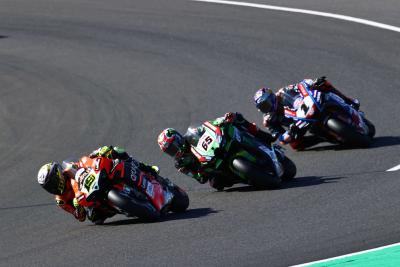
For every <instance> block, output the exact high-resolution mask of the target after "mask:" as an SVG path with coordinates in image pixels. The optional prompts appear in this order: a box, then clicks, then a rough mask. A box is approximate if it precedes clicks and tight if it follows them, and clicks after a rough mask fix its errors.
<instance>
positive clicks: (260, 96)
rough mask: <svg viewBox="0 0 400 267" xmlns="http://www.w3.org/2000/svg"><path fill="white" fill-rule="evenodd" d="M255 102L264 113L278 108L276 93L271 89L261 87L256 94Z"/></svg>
mask: <svg viewBox="0 0 400 267" xmlns="http://www.w3.org/2000/svg"><path fill="white" fill-rule="evenodd" d="M254 103H255V104H256V107H257V108H258V109H259V110H260V111H261V112H263V113H268V112H271V111H275V110H276V108H277V103H276V95H275V94H274V93H273V92H272V90H271V89H268V88H261V89H259V90H257V92H256V93H255V94H254Z"/></svg>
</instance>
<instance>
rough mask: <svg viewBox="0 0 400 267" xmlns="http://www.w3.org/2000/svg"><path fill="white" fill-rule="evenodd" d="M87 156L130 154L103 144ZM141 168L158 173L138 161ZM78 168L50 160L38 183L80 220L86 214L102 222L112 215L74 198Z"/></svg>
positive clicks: (75, 165) (123, 155) (40, 173)
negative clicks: (80, 203) (80, 202)
mask: <svg viewBox="0 0 400 267" xmlns="http://www.w3.org/2000/svg"><path fill="white" fill-rule="evenodd" d="M89 157H91V158H94V157H107V158H110V159H119V160H128V159H129V158H130V156H129V155H128V153H126V152H125V150H124V149H122V148H120V147H113V146H103V147H100V148H98V149H96V150H94V151H93V152H92V153H91V154H90V155H89ZM140 164H141V167H142V168H147V169H148V170H151V171H154V172H157V173H158V167H157V166H149V165H146V164H143V163H140ZM77 170H78V164H77V163H76V162H69V163H67V164H65V165H64V166H63V165H61V164H59V163H57V162H51V163H47V164H45V165H43V166H42V167H41V168H40V170H39V173H38V183H39V184H40V185H41V186H42V187H43V188H44V189H45V190H46V191H47V192H49V193H51V194H54V195H55V200H56V203H57V206H58V207H60V208H62V209H63V210H65V211H66V212H69V213H71V214H72V215H73V216H74V217H75V219H77V220H78V221H80V222H83V221H85V219H86V216H87V217H88V219H89V220H90V221H92V222H94V223H95V224H102V223H103V222H104V220H105V219H106V218H109V217H112V216H114V215H115V213H110V212H109V211H106V210H104V209H102V208H101V207H96V208H86V209H85V208H84V207H83V206H80V205H79V203H78V200H77V199H76V197H75V196H76V195H75V194H76V192H78V191H79V188H78V183H77V182H76V181H75V174H76V172H77Z"/></svg>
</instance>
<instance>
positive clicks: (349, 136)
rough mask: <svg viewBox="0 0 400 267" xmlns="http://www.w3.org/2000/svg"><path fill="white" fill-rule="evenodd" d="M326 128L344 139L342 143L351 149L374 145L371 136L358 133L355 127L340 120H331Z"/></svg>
mask: <svg viewBox="0 0 400 267" xmlns="http://www.w3.org/2000/svg"><path fill="white" fill-rule="evenodd" d="M326 126H327V127H328V128H329V129H330V130H332V131H333V132H335V133H336V134H337V135H339V136H340V137H341V138H342V139H343V140H342V143H343V144H344V145H347V146H351V147H368V146H370V145H371V143H372V138H371V137H370V136H368V135H363V134H360V133H358V132H357V131H356V129H354V127H352V126H350V125H347V124H345V123H344V122H342V121H340V120H338V119H335V118H330V119H329V120H328V121H327V122H326Z"/></svg>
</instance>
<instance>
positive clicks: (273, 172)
mask: <svg viewBox="0 0 400 267" xmlns="http://www.w3.org/2000/svg"><path fill="white" fill-rule="evenodd" d="M215 124H216V125H215ZM190 129H195V130H194V131H193V130H192V131H191V130H190ZM185 136H187V138H188V141H189V143H190V145H191V152H192V153H193V154H194V155H195V156H196V158H197V159H198V160H199V162H200V164H201V165H202V167H203V168H202V169H203V170H204V171H205V172H206V173H208V174H210V175H220V176H223V177H226V178H227V179H229V180H230V181H232V185H233V184H236V183H245V184H250V185H254V186H257V187H267V188H277V187H279V186H280V184H281V182H282V181H285V180H286V181H287V180H290V179H292V178H294V176H295V175H296V165H295V164H294V163H293V161H291V160H290V159H289V158H288V157H286V156H285V154H284V152H283V149H282V148H281V147H280V146H279V145H276V144H275V145H268V144H265V143H263V142H261V140H259V139H257V138H255V137H254V136H253V135H251V134H250V133H249V132H248V131H246V130H244V129H242V128H241V127H238V126H235V125H233V124H231V123H228V124H226V123H219V122H218V121H213V122H212V121H206V122H204V123H203V124H202V125H201V126H199V127H191V128H189V130H188V132H187V133H186V134H185ZM217 189H218V190H222V189H223V187H222V188H221V187H220V188H217Z"/></svg>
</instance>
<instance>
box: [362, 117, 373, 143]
mask: <svg viewBox="0 0 400 267" xmlns="http://www.w3.org/2000/svg"><path fill="white" fill-rule="evenodd" d="M363 119H364V122H365V124H366V125H367V127H368V136H369V137H371V138H372V137H374V136H375V125H374V124H372V122H371V121H369V120H367V119H366V118H363Z"/></svg>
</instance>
